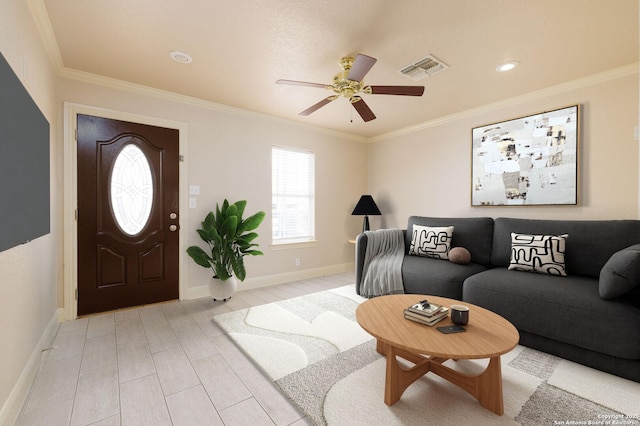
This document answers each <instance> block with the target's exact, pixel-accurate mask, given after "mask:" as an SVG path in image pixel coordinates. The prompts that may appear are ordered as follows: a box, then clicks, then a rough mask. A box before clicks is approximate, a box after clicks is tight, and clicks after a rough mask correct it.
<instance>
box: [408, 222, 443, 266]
mask: <svg viewBox="0 0 640 426" xmlns="http://www.w3.org/2000/svg"><path fill="white" fill-rule="evenodd" d="M412 232H413V233H412V234H411V245H410V246H409V254H410V255H412V256H424V257H433V258H435V259H445V260H446V259H449V248H450V247H451V237H452V236H453V226H440V227H430V226H421V225H413V231H412Z"/></svg>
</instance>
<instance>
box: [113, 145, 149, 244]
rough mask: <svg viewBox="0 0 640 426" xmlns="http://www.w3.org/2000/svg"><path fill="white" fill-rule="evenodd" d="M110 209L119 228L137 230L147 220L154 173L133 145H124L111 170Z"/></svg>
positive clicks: (145, 223)
mask: <svg viewBox="0 0 640 426" xmlns="http://www.w3.org/2000/svg"><path fill="white" fill-rule="evenodd" d="M110 187H111V188H110V189H111V191H110V192H111V210H112V211H113V214H114V216H115V220H116V223H117V224H118V226H120V229H122V231H123V232H124V233H126V234H128V235H136V234H138V233H140V232H141V231H142V230H143V229H144V227H145V226H146V225H147V222H149V216H150V215H151V206H152V205H153V176H152V175H151V167H150V166H149V161H148V160H147V157H146V156H145V155H144V153H143V152H142V150H140V148H138V147H137V146H135V145H132V144H129V145H127V146H125V147H124V148H123V149H122V151H120V154H118V156H117V157H116V161H115V163H114V165H113V170H112V172H111V182H110Z"/></svg>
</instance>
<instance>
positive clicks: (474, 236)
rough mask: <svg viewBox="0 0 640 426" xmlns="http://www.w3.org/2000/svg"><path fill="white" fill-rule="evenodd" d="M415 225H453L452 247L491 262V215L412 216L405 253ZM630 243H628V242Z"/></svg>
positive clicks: (478, 260)
mask: <svg viewBox="0 0 640 426" xmlns="http://www.w3.org/2000/svg"><path fill="white" fill-rule="evenodd" d="M413 225H422V226H453V227H454V232H453V237H452V238H451V247H465V248H466V249H467V250H469V253H471V262H472V263H479V264H481V265H484V266H489V265H490V264H491V242H492V239H493V219H492V218H490V217H464V218H460V217H457V218H447V217H424V216H411V217H410V218H409V221H408V223H407V234H406V236H405V250H406V251H405V253H409V246H410V245H411V231H412V229H413ZM627 245H628V244H627Z"/></svg>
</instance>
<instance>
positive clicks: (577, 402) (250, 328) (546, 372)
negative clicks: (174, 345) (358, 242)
mask: <svg viewBox="0 0 640 426" xmlns="http://www.w3.org/2000/svg"><path fill="white" fill-rule="evenodd" d="M364 300H365V299H363V298H361V297H359V296H357V295H356V294H355V289H354V286H353V285H350V286H345V287H340V288H337V289H333V290H328V291H323V292H319V293H314V294H310V295H306V296H301V297H297V298H294V299H289V300H284V301H281V302H276V303H270V304H267V305H262V306H257V307H253V308H249V309H243V310H239V311H235V312H228V313H224V314H220V315H217V316H215V318H214V320H215V321H216V322H217V323H218V324H219V325H220V326H221V327H222V328H223V329H224V330H225V331H226V332H227V333H228V334H229V336H230V337H231V338H232V339H233V340H234V342H235V343H236V344H237V345H238V346H239V347H240V348H241V349H242V350H243V351H244V352H245V353H246V354H247V355H248V356H249V357H250V358H252V359H253V361H254V362H255V363H256V364H257V365H258V366H260V368H262V370H263V371H264V372H265V373H266V374H267V375H268V376H269V377H271V379H273V381H274V382H275V383H276V384H277V385H278V386H279V387H280V389H281V390H282V392H283V393H284V394H285V395H287V397H288V398H290V400H291V401H293V402H294V403H295V404H296V405H297V406H298V407H299V408H300V409H301V410H302V411H303V412H304V413H305V414H306V415H307V417H308V418H309V419H310V420H311V421H313V422H314V423H315V424H317V425H372V424H376V425H428V424H438V425H463V424H473V425H492V426H493V425H517V424H520V425H536V426H538V425H547V424H548V425H569V424H591V425H596V424H602V425H607V424H610V425H612V424H640V421H639V419H640V417H639V415H640V383H636V382H632V381H630V380H625V379H622V378H620V377H616V376H613V375H610V374H606V373H603V372H600V371H597V370H594V369H591V368H588V367H584V366H582V365H579V364H575V363H573V362H569V361H566V360H563V359H561V358H557V357H554V356H552V355H549V354H545V353H542V352H539V351H536V350H533V349H530V348H525V347H522V346H518V347H516V348H515V349H514V350H513V351H511V352H509V353H507V354H505V355H503V356H502V376H503V393H504V408H505V413H504V415H503V416H498V415H496V414H494V413H492V412H490V411H489V410H486V409H485V408H483V407H481V406H480V404H479V403H478V402H477V401H476V400H475V399H474V398H473V397H472V396H471V395H469V394H468V393H466V392H465V391H463V390H462V389H460V388H458V387H457V386H455V385H453V384H451V383H449V382H447V381H446V380H444V379H442V378H440V377H438V376H436V375H434V374H427V375H425V376H424V377H422V378H421V379H419V380H418V381H416V382H415V383H413V384H412V385H411V386H409V388H407V390H406V391H405V392H404V394H403V395H402V398H401V399H400V401H398V402H397V403H395V404H394V405H393V406H391V407H388V406H387V405H385V404H384V401H383V397H384V378H385V365H386V364H385V359H384V357H382V356H381V355H380V354H378V353H377V352H376V350H375V340H374V339H373V338H372V337H371V336H370V335H369V334H367V333H366V332H365V331H364V330H362V329H361V328H360V326H359V325H358V323H357V322H356V319H355V310H356V308H357V306H358V304H359V303H362V302H363V301H364ZM445 365H448V366H450V367H452V368H455V369H457V370H460V371H464V372H468V373H477V372H480V371H482V369H484V368H485V367H486V365H487V362H486V361H485V360H460V361H457V362H453V361H447V363H445Z"/></svg>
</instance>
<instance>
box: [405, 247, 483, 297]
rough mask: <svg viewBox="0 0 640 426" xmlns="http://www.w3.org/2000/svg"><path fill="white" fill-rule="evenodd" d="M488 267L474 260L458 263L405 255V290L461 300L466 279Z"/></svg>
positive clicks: (406, 291)
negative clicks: (464, 263) (463, 263)
mask: <svg viewBox="0 0 640 426" xmlns="http://www.w3.org/2000/svg"><path fill="white" fill-rule="evenodd" d="M486 269H487V268H486V267H484V266H483V265H479V264H477V263H473V262H471V263H467V264H466V265H458V264H455V263H451V262H446V261H442V260H439V259H431V258H428V257H418V256H405V257H404V261H403V263H402V282H403V284H404V292H405V293H413V294H426V295H433V296H441V297H448V298H450V299H457V300H460V299H461V298H462V283H463V282H464V280H465V279H466V278H467V277H469V276H471V275H473V274H477V273H478V272H482V271H485V270H486Z"/></svg>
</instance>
